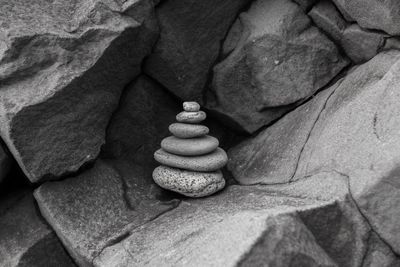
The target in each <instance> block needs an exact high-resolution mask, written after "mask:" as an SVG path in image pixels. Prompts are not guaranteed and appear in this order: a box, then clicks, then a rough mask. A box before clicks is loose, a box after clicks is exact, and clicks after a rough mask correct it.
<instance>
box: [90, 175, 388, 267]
mask: <svg viewBox="0 0 400 267" xmlns="http://www.w3.org/2000/svg"><path fill="white" fill-rule="evenodd" d="M347 184H348V181H347V178H346V177H342V176H340V175H337V174H332V175H325V174H320V175H316V176H313V177H310V178H309V179H306V180H303V181H299V182H295V183H292V184H289V185H279V186H248V187H243V186H230V187H228V188H227V189H226V190H224V191H223V192H222V193H221V194H218V195H215V196H212V197H209V198H204V199H198V200H192V201H189V200H188V201H182V202H181V204H180V205H179V206H178V207H177V208H176V209H174V210H172V211H170V212H167V213H165V214H164V215H162V216H160V217H159V218H157V219H156V220H153V221H151V222H149V223H147V224H144V225H142V226H140V227H138V228H137V229H135V230H134V231H132V232H131V235H130V236H129V237H128V238H126V239H124V240H123V241H122V242H120V243H118V244H115V245H113V246H110V247H108V248H106V249H105V250H103V252H102V253H101V254H100V255H99V256H98V257H97V258H96V259H95V261H94V263H95V266H129V265H138V266H142V265H149V266H159V265H163V266H187V265H188V264H190V265H191V266H238V265H239V266H361V264H362V261H363V258H364V255H365V254H366V252H367V244H368V241H369V236H370V235H371V234H373V233H371V229H370V228H369V226H368V224H367V223H366V222H365V221H364V219H363V217H362V216H361V215H360V214H359V213H358V211H357V208H356V206H355V205H354V203H353V202H352V200H351V198H350V197H349V195H348V190H347ZM177 226H179V227H177ZM378 241H379V240H378ZM382 255H385V254H384V253H382ZM385 259H389V260H390V259H393V255H391V254H387V257H386V258H385Z"/></svg>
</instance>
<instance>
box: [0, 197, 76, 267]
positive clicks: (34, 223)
mask: <svg viewBox="0 0 400 267" xmlns="http://www.w3.org/2000/svg"><path fill="white" fill-rule="evenodd" d="M34 202H35V200H34V198H33V197H32V193H31V192H26V191H19V192H13V194H12V196H11V195H10V196H7V197H3V198H1V199H0V237H1V238H0V266H5V267H16V266H19V267H23V266H25V267H28V266H37V267H45V266H60V267H74V266H76V265H75V264H74V263H73V261H72V260H71V258H70V257H69V256H68V254H67V253H66V251H65V250H64V248H63V247H62V245H61V242H60V241H59V240H58V238H57V236H56V235H55V233H54V232H53V230H52V229H51V228H50V227H49V226H48V225H47V224H46V222H45V221H44V220H43V218H41V217H40V215H38V211H37V210H36V207H35V203H34Z"/></svg>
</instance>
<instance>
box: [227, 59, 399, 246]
mask: <svg viewBox="0 0 400 267" xmlns="http://www.w3.org/2000/svg"><path fill="white" fill-rule="evenodd" d="M399 72H400V52H398V51H389V52H385V53H380V54H378V55H377V56H376V57H374V58H373V59H372V60H370V61H369V62H367V63H365V64H363V65H361V66H359V67H357V68H355V69H353V70H352V71H351V72H350V73H349V74H348V75H347V76H346V77H345V78H344V79H343V80H342V81H339V82H338V83H337V84H336V85H334V87H332V88H331V89H330V90H333V93H332V94H331V95H330V97H329V98H328V99H327V98H323V97H317V98H319V101H317V102H320V103H317V104H315V103H314V102H312V101H310V102H308V103H307V104H305V105H304V108H309V109H315V108H314V107H315V105H323V106H324V108H323V109H322V110H321V111H320V112H319V114H318V116H317V119H316V120H315V116H314V115H313V116H311V119H310V121H311V122H309V123H301V125H302V126H300V129H301V130H300V131H295V132H293V134H292V135H290V134H289V135H287V136H286V137H284V138H282V139H280V140H279V143H280V144H281V145H282V146H283V145H285V146H286V145H287V144H289V147H291V148H292V149H293V151H292V153H293V154H296V157H290V158H288V159H287V164H286V165H283V164H282V165H274V158H283V159H286V157H287V150H286V149H283V150H281V152H280V153H275V150H273V151H272V153H275V154H274V158H273V157H271V156H270V154H269V153H268V151H269V150H270V146H272V145H275V146H279V144H273V143H271V141H275V140H277V138H278V137H277V136H281V135H282V134H284V133H286V132H288V131H289V130H290V128H288V127H283V128H281V130H278V129H275V128H277V127H281V125H282V123H281V124H279V123H277V124H275V125H273V126H272V127H270V128H269V129H267V130H265V131H264V132H262V133H260V135H259V136H258V137H257V138H256V139H254V141H251V140H250V141H247V144H248V145H249V146H252V145H255V144H256V143H258V144H261V145H260V146H259V147H260V148H259V149H258V150H257V151H255V152H252V151H250V150H249V148H248V147H246V145H244V144H242V145H239V147H238V148H237V149H234V150H232V151H231V152H230V153H229V154H230V155H231V157H232V161H231V162H230V166H231V169H232V170H234V171H233V174H234V176H235V177H236V178H237V179H238V180H239V181H245V183H247V184H251V183H271V182H272V183H276V182H279V179H280V180H281V182H287V181H293V180H299V179H302V178H303V177H307V176H309V175H312V174H314V173H317V172H321V171H328V172H337V173H340V174H341V175H343V176H346V177H349V181H350V182H349V183H350V186H351V192H352V195H353V197H354V199H355V201H356V203H357V205H358V206H359V208H360V211H361V212H362V213H363V215H364V216H365V218H367V219H368V221H369V223H370V225H371V226H372V228H373V229H374V231H375V232H376V233H377V234H378V235H379V237H380V238H382V239H383V240H384V241H385V243H387V244H388V245H389V246H390V248H391V249H392V250H393V251H395V252H396V253H397V254H400V253H399V252H400V251H399V248H400V235H399V233H400V232H399V231H400V229H399V224H398V223H397V222H398V221H399V220H400V213H399V211H398V208H397V207H398V205H400V203H399V201H400V193H399V191H398V187H399V178H398V177H399V175H398V173H399V171H398V166H399V158H400V154H399V151H400V147H399V144H400V142H399V136H398V132H399V131H400V129H399V125H400V121H399V116H397V114H399V113H400V110H399V105H398V104H397V103H398V101H399V99H400V94H399V92H400V91H399V90H398V85H399V84H400V76H399ZM324 93H325V92H324ZM317 98H316V99H317ZM295 113H296V111H294V112H293V113H290V114H288V115H287V116H286V117H285V118H284V119H286V120H288V121H287V122H286V123H287V125H291V124H297V123H298V122H299V121H300V118H299V117H298V116H303V120H307V119H306V118H308V117H309V116H310V114H308V113H307V114H306V113H303V114H302V115H297V116H296V114H295ZM310 123H311V124H312V127H311V129H310V127H309V124H310ZM273 129H275V130H273ZM299 133H301V134H299ZM271 134H273V135H275V137H274V136H271ZM261 140H263V141H264V142H262V141H261ZM291 144H295V145H291ZM240 153H243V154H246V157H247V158H249V159H250V162H251V164H252V165H253V167H252V168H245V169H243V170H241V169H240V168H238V167H236V163H235V162H238V163H240V162H242V161H241V160H239V161H237V160H236V158H238V159H241V158H242V157H240V156H237V155H239V154H240ZM287 166H291V171H287V170H286V169H287ZM271 167H272V168H273V171H272V172H271V171H270V170H269V169H268V168H271ZM236 169H239V170H241V171H235V170H236ZM263 171H265V173H266V175H264V176H263V179H255V180H254V181H253V182H252V181H251V180H250V179H247V177H257V176H256V174H257V173H263ZM269 173H271V174H272V173H273V174H274V175H275V174H276V173H278V174H279V175H280V176H279V179H277V178H276V176H272V175H268V174H269Z"/></svg>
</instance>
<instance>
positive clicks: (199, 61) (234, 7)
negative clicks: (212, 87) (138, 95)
mask: <svg viewBox="0 0 400 267" xmlns="http://www.w3.org/2000/svg"><path fill="white" fill-rule="evenodd" d="M249 2H250V0H219V1H215V0H202V1H197V0H171V1H166V2H164V3H163V4H162V5H160V6H159V7H158V8H157V17H158V21H159V23H160V28H161V34H160V39H159V40H158V42H157V45H156V47H155V49H154V52H153V54H152V55H151V56H150V57H149V58H148V60H147V61H146V64H145V72H146V73H147V74H149V75H150V76H152V77H153V78H155V79H156V80H157V81H159V82H160V83H161V84H163V85H164V86H165V87H167V88H168V90H170V91H171V92H173V93H174V94H175V95H177V96H178V97H180V98H181V99H183V100H186V101H197V102H199V103H202V102H203V91H204V87H205V85H206V82H207V79H208V75H209V72H210V69H211V67H212V66H213V64H214V62H215V61H216V59H217V57H218V54H219V49H220V43H221V42H222V40H223V39H224V38H225V35H226V33H227V31H228V29H229V27H230V26H231V24H232V23H233V21H234V20H235V18H236V16H237V14H238V12H239V11H240V10H241V9H242V8H244V7H245V5H246V4H247V3H249Z"/></svg>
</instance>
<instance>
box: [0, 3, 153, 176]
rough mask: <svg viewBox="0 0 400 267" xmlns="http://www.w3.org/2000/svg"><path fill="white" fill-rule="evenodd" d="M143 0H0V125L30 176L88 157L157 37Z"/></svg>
mask: <svg viewBox="0 0 400 267" xmlns="http://www.w3.org/2000/svg"><path fill="white" fill-rule="evenodd" d="M152 12H153V11H152V2H151V1H128V2H126V3H124V4H119V3H117V2H106V1H100V0H94V1H89V2H88V1H81V0H77V1H67V2H64V1H50V2H49V1H45V0H39V1H24V0H17V1H6V0H2V1H0V25H1V26H0V36H2V38H1V41H0V83H1V90H0V121H1V127H0V133H1V136H2V137H3V139H4V141H5V142H6V143H7V146H8V147H9V148H10V150H11V152H12V153H13V155H14V157H15V158H16V160H17V161H18V163H19V164H20V166H21V168H22V169H23V170H24V172H25V174H26V175H27V176H28V177H29V179H30V180H31V181H33V182H36V181H39V180H40V179H43V178H56V177H59V176H62V175H65V174H68V173H71V172H74V171H76V170H78V169H79V168H80V167H81V166H82V165H84V164H85V163H86V162H89V161H93V160H94V159H95V158H96V157H97V155H98V154H99V151H100V146H101V145H102V144H103V143H104V138H105V136H104V134H105V128H106V126H107V124H108V121H109V118H110V116H111V113H112V112H113V111H114V109H115V108H116V107H117V104H118V100H119V97H120V92H121V90H122V88H123V87H124V86H125V85H126V84H127V83H128V82H129V81H130V80H131V79H132V78H133V77H135V76H136V75H137V74H138V73H139V71H140V64H141V61H142V59H143V57H144V56H145V55H146V54H147V53H149V52H150V49H151V45H152V44H153V43H154V41H155V38H156V37H157V27H156V24H155V20H154V18H153V16H152Z"/></svg>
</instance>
